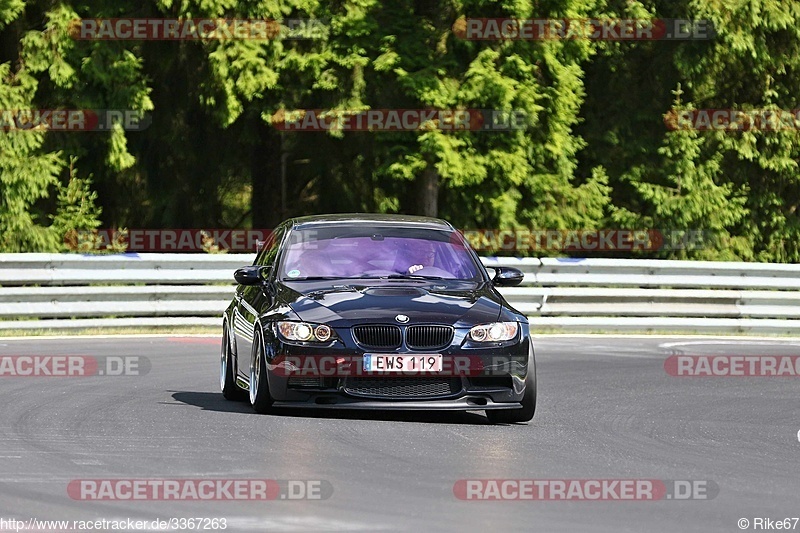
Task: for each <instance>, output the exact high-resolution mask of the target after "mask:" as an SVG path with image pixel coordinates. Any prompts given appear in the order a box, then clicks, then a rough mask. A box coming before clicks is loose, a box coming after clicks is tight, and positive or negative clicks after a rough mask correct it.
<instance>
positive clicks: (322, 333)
mask: <svg viewBox="0 0 800 533" xmlns="http://www.w3.org/2000/svg"><path fill="white" fill-rule="evenodd" d="M278 333H280V335H281V337H283V338H284V339H286V340H287V341H302V342H328V341H329V340H330V338H331V337H332V336H333V330H331V328H330V326H326V325H325V324H308V323H306V322H278Z"/></svg>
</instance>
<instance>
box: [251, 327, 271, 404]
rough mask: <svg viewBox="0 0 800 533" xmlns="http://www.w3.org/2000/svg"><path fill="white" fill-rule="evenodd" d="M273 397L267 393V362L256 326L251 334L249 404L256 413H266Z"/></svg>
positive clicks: (262, 340)
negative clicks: (251, 352)
mask: <svg viewBox="0 0 800 533" xmlns="http://www.w3.org/2000/svg"><path fill="white" fill-rule="evenodd" d="M273 403H275V399H274V398H273V397H272V396H271V395H270V393H269V381H268V380H267V363H266V361H265V360H264V339H263V338H262V337H261V333H260V332H259V331H258V326H256V332H255V334H254V335H253V354H252V357H251V358H250V405H252V406H253V409H255V411H256V413H259V414H262V415H263V414H267V413H269V412H270V408H271V407H272V404H273Z"/></svg>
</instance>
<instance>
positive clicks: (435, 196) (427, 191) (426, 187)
mask: <svg viewBox="0 0 800 533" xmlns="http://www.w3.org/2000/svg"><path fill="white" fill-rule="evenodd" d="M416 185H417V205H416V212H417V214H418V215H423V216H426V217H437V216H439V173H438V172H436V169H435V168H433V166H432V165H430V164H429V165H428V168H426V169H425V170H423V171H422V174H420V175H419V176H418V177H417V180H416Z"/></svg>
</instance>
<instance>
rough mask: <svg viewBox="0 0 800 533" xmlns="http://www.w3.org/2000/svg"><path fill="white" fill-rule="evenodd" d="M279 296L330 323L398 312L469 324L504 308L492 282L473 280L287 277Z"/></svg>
mask: <svg viewBox="0 0 800 533" xmlns="http://www.w3.org/2000/svg"><path fill="white" fill-rule="evenodd" d="M278 299H279V300H282V303H285V304H287V305H289V306H290V307H291V308H292V310H293V311H294V312H295V313H296V314H297V315H298V317H299V318H300V320H303V321H306V322H316V323H324V324H328V325H331V326H334V327H350V326H352V325H354V324H363V323H365V322H370V323H392V324H396V323H397V321H396V319H395V317H397V315H406V316H408V317H409V321H408V323H409V324H420V323H437V324H452V325H454V326H456V327H470V326H473V325H475V324H481V323H487V322H494V321H496V320H497V319H498V317H499V316H500V312H501V310H502V307H503V305H502V299H501V298H500V296H499V295H498V294H497V293H496V292H495V291H494V290H493V289H492V287H491V286H489V285H488V284H485V283H474V282H458V283H454V282H448V283H446V284H441V285H439V284H435V283H426V284H411V283H392V284H382V285H359V284H342V285H337V286H333V287H331V286H330V285H328V286H323V287H320V286H319V285H317V286H314V285H313V284H308V283H291V282H287V283H284V284H279V285H278Z"/></svg>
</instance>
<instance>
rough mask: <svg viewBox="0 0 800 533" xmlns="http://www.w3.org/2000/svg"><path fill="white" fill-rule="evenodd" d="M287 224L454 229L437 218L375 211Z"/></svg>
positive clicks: (295, 220) (301, 220)
mask: <svg viewBox="0 0 800 533" xmlns="http://www.w3.org/2000/svg"><path fill="white" fill-rule="evenodd" d="M287 222H289V225H290V226H292V227H294V228H296V229H300V228H309V227H314V226H331V225H340V224H341V225H351V226H352V225H356V226H358V225H365V226H374V225H375V224H392V225H395V224H396V225H400V226H408V227H416V228H430V229H438V230H454V229H455V228H453V226H452V225H451V224H450V223H449V222H447V221H445V220H441V219H439V218H433V217H421V216H415V215H386V214H377V213H341V214H331V215H312V216H305V217H297V218H292V219H290V220H289V221H287Z"/></svg>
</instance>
